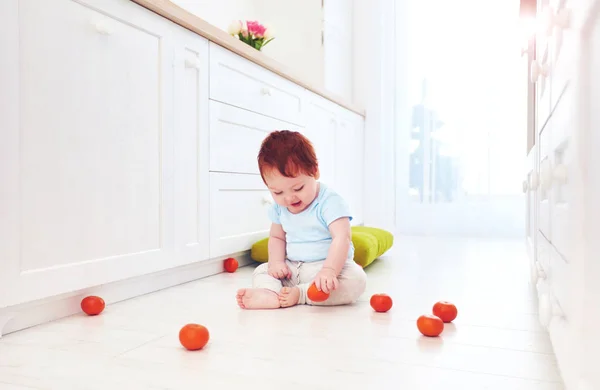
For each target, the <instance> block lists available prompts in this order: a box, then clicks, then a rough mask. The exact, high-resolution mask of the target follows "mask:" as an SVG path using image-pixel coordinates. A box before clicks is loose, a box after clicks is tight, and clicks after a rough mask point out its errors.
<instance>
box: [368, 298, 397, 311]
mask: <svg viewBox="0 0 600 390" xmlns="http://www.w3.org/2000/svg"><path fill="white" fill-rule="evenodd" d="M370 303H371V307H372V308H373V310H375V311H376V312H378V313H385V312H386V311H388V310H390V309H391V308H392V298H391V297H390V296H389V295H387V294H374V295H373V296H371V301H370Z"/></svg>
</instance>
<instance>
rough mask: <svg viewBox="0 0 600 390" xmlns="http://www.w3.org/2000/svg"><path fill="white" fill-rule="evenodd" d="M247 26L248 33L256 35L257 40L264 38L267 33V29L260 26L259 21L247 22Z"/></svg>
mask: <svg viewBox="0 0 600 390" xmlns="http://www.w3.org/2000/svg"><path fill="white" fill-rule="evenodd" d="M246 25H247V26H248V32H249V33H250V34H252V35H254V36H255V37H256V38H262V37H264V35H265V31H266V30H267V28H266V27H265V26H263V25H262V24H260V23H259V22H257V21H251V20H249V21H247V22H246Z"/></svg>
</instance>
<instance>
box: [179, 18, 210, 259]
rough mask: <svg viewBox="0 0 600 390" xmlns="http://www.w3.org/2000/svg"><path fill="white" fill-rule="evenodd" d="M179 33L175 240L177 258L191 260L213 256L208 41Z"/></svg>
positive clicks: (187, 32) (190, 34) (181, 29)
mask: <svg viewBox="0 0 600 390" xmlns="http://www.w3.org/2000/svg"><path fill="white" fill-rule="evenodd" d="M174 27H176V26H174ZM174 31H175V35H174V38H175V39H174V42H175V44H176V47H175V58H174V62H173V64H174V70H175V75H174V77H175V79H174V96H175V104H174V115H173V120H174V123H175V128H174V150H175V151H176V152H175V154H174V172H173V175H174V213H175V224H174V235H175V236H174V241H175V250H176V252H177V253H176V257H177V261H178V262H182V263H191V262H195V261H199V260H205V259H207V258H208V257H209V240H208V234H209V231H208V229H209V212H210V204H209V198H210V191H209V184H210V183H209V177H208V161H209V154H210V150H209V146H208V142H209V129H208V126H209V110H208V85H209V73H208V41H207V40H206V39H204V38H202V37H200V36H198V35H196V34H194V33H192V32H190V31H187V30H185V29H183V28H178V27H177V28H175V29H174Z"/></svg>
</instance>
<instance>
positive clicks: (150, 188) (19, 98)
mask: <svg viewBox="0 0 600 390" xmlns="http://www.w3.org/2000/svg"><path fill="white" fill-rule="evenodd" d="M3 3H4V4H3V11H4V10H6V11H9V12H8V13H6V12H2V13H0V20H1V23H2V24H5V25H8V26H9V28H6V26H5V27H4V28H5V29H6V30H7V31H6V32H7V33H8V34H9V35H8V36H7V35H5V36H4V37H3V40H2V42H4V43H0V45H2V47H0V49H1V50H0V51H1V52H2V53H3V54H2V56H3V60H2V62H1V64H2V69H0V73H1V74H3V76H6V77H7V80H6V81H8V83H4V82H3V83H2V85H3V87H2V88H1V89H0V94H2V95H3V98H2V100H3V101H13V103H12V105H13V108H14V109H13V110H9V111H8V112H3V113H2V115H0V128H1V129H2V142H0V155H2V156H3V157H2V166H3V168H2V176H0V182H2V186H3V187H4V186H6V187H7V188H11V189H12V190H11V192H9V193H8V197H7V198H3V199H2V201H1V202H0V210H2V212H1V213H0V214H1V215H2V216H3V217H2V218H0V224H2V226H3V228H2V232H3V234H2V236H3V242H2V246H1V247H0V257H1V258H2V259H3V269H2V272H0V275H1V276H0V278H1V279H2V280H0V306H5V305H9V304H16V303H20V302H23V301H29V300H33V299H37V298H42V297H47V296H49V295H53V294H58V293H62V292H66V291H72V290H76V289H80V288H84V287H87V286H90V285H97V284H101V283H107V282H110V281H113V280H117V279H122V278H127V277H131V276H135V275H139V274H140V273H143V272H149V271H153V270H158V269H162V268H166V267H169V266H170V265H171V264H170V263H169V258H168V256H167V254H168V253H169V247H171V246H172V245H173V244H172V241H173V234H172V221H173V209H172V207H171V205H172V199H171V197H172V190H171V188H172V185H173V180H172V174H170V171H171V169H172V149H173V144H172V142H173V140H172V133H173V131H172V130H173V129H172V124H171V123H170V121H169V119H170V118H169V115H170V112H169V110H168V107H169V106H170V105H172V97H171V94H169V93H165V91H167V90H168V88H169V87H170V85H171V84H172V73H171V72H170V64H171V58H170V55H171V51H170V50H169V48H168V36H169V34H170V28H169V24H168V23H167V21H165V20H163V19H161V18H159V17H157V16H156V15H153V14H151V13H149V12H139V11H138V10H137V6H135V5H134V4H132V3H129V2H123V1H110V2H105V1H99V0H94V1H93V0H87V1H85V2H75V1H71V0H56V1H52V2H45V1H44V2H40V1H36V0H20V1H16V0H8V2H3ZM134 11H137V12H136V17H135V18H130V15H131V13H132V12H134ZM15 43H17V44H15ZM4 45H8V46H7V47H4ZM13 80H16V82H13ZM3 81H4V80H3Z"/></svg>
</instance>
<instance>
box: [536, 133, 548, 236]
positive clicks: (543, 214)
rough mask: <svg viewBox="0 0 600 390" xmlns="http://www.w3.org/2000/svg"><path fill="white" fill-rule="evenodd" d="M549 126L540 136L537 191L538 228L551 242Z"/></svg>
mask: <svg viewBox="0 0 600 390" xmlns="http://www.w3.org/2000/svg"><path fill="white" fill-rule="evenodd" d="M550 124H551V123H549V125H550ZM549 150H550V126H546V128H545V129H544V131H542V133H541V134H540V179H539V180H540V185H539V190H538V196H537V198H538V228H539V230H540V232H541V233H542V234H543V235H544V236H545V237H546V238H547V239H548V240H551V226H550V194H551V189H552V187H551V186H552V171H551V169H552V162H551V159H550V154H549Z"/></svg>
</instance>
